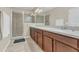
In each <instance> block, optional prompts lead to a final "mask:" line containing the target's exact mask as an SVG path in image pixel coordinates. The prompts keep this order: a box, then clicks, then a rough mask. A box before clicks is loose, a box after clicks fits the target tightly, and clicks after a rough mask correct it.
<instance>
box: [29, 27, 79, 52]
mask: <svg viewBox="0 0 79 59" xmlns="http://www.w3.org/2000/svg"><path fill="white" fill-rule="evenodd" d="M30 36H31V38H32V39H33V40H34V41H35V42H36V43H37V44H38V45H39V46H40V48H41V49H42V50H43V51H45V52H78V51H79V35H78V34H76V33H75V32H72V31H67V30H61V29H56V28H48V27H38V26H31V27H30Z"/></svg>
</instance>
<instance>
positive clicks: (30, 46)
mask: <svg viewBox="0 0 79 59" xmlns="http://www.w3.org/2000/svg"><path fill="white" fill-rule="evenodd" d="M13 42H14V40H11V42H10V44H9V46H8V48H7V50H6V52H43V51H42V49H41V48H40V47H39V46H38V45H37V44H36V43H35V42H34V41H33V40H32V39H31V38H26V40H25V42H20V43H15V44H13Z"/></svg>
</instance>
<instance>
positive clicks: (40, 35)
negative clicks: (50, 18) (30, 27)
mask: <svg viewBox="0 0 79 59" xmlns="http://www.w3.org/2000/svg"><path fill="white" fill-rule="evenodd" d="M38 45H39V46H40V47H41V48H42V33H38Z"/></svg>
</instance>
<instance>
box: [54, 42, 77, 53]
mask: <svg viewBox="0 0 79 59" xmlns="http://www.w3.org/2000/svg"><path fill="white" fill-rule="evenodd" d="M55 51H56V52H77V50H75V49H74V48H72V47H70V46H68V45H66V44H63V43H61V42H59V41H55Z"/></svg>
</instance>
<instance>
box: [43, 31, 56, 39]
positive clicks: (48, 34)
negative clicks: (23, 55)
mask: <svg viewBox="0 0 79 59" xmlns="http://www.w3.org/2000/svg"><path fill="white" fill-rule="evenodd" d="M43 35H45V36H48V37H50V38H53V39H54V38H55V37H56V35H55V34H54V33H51V32H47V31H44V32H43Z"/></svg>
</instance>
